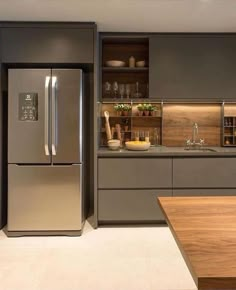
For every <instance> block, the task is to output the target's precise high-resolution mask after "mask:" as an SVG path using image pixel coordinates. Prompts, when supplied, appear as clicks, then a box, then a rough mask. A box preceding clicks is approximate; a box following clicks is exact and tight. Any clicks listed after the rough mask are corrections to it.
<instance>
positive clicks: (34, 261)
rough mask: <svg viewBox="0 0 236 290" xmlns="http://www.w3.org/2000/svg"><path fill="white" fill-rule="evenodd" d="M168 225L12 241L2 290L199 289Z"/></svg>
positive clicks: (6, 248)
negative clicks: (78, 235)
mask: <svg viewBox="0 0 236 290" xmlns="http://www.w3.org/2000/svg"><path fill="white" fill-rule="evenodd" d="M196 289H197V288H196V286H195V284H194V282H193V280H192V278H191V275H190V273H189V271H188V269H187V267H186V265H185V263H184V260H183V258H182V256H181V254H180V252H179V250H178V248H177V246H176V244H175V241H174V239H173V237H172V235H171V233H170V230H169V229H168V227H154V226H153V227H100V228H98V229H97V230H94V229H92V227H91V226H90V225H89V223H86V225H85V228H84V232H83V235H82V236H81V237H21V238H7V237H6V236H5V234H4V233H3V232H2V231H0V290H196Z"/></svg>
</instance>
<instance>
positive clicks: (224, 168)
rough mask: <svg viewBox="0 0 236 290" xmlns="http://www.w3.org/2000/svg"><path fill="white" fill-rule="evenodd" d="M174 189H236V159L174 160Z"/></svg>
mask: <svg viewBox="0 0 236 290" xmlns="http://www.w3.org/2000/svg"><path fill="white" fill-rule="evenodd" d="M173 187H174V188H178V187H179V188H180V187H181V188H186V187H188V188H236V158H183V159H177V158H174V160H173Z"/></svg>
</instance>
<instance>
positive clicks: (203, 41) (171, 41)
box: [149, 35, 236, 100]
mask: <svg viewBox="0 0 236 290" xmlns="http://www.w3.org/2000/svg"><path fill="white" fill-rule="evenodd" d="M149 59H150V62H149V63H150V65H149V66H150V68H149V69H150V74H149V88H150V89H149V90H150V91H149V93H150V97H152V98H161V99H163V100H165V99H188V100H191V99H199V100H204V99H218V100H224V99H232V98H236V81H235V77H236V37H235V36H232V35H226V36H221V35H220V36H217V35H205V36H202V35H196V36H189V35H182V36H180V35H163V36H159V35H158V36H157V35H156V36H152V37H150V42H149Z"/></svg>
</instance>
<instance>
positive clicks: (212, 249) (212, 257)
mask: <svg viewBox="0 0 236 290" xmlns="http://www.w3.org/2000/svg"><path fill="white" fill-rule="evenodd" d="M158 202H159V204H160V206H161V208H162V210H163V213H164V215H165V217H166V221H167V223H168V225H169V227H170V229H171V231H172V234H173V236H174V237H175V240H176V242H177V244H178V247H179V249H180V251H181V253H182V255H183V257H184V259H185V262H186V264H187V266H188V268H189V270H190V272H191V274H192V277H193V279H194V281H195V283H196V285H197V287H198V289H199V290H203V289H204V290H205V289H207V290H209V289H211V290H216V289H222V290H223V289H227V290H233V289H236V197H231V196H229V197H225V196H224V197H223V196H222V197H160V198H158Z"/></svg>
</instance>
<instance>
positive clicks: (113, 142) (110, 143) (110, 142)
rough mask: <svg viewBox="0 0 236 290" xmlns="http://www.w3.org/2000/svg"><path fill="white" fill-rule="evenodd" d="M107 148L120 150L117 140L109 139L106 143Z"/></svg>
mask: <svg viewBox="0 0 236 290" xmlns="http://www.w3.org/2000/svg"><path fill="white" fill-rule="evenodd" d="M107 144H108V147H109V149H111V150H119V149H120V140H119V139H111V140H108V141H107Z"/></svg>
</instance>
